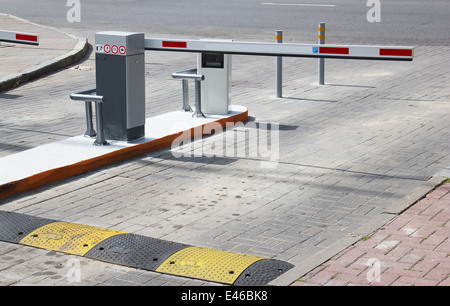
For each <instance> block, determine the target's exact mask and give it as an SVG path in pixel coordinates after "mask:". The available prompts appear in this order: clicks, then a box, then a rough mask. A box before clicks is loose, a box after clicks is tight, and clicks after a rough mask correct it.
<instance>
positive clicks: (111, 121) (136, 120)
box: [95, 31, 145, 142]
mask: <svg viewBox="0 0 450 306" xmlns="http://www.w3.org/2000/svg"><path fill="white" fill-rule="evenodd" d="M144 45H145V38H144V34H142V33H128V32H111V31H108V32H99V33H96V34H95V50H96V57H95V60H96V83H97V87H96V88H97V95H101V96H104V97H105V98H106V102H105V103H104V104H103V128H104V133H105V138H106V139H108V140H120V141H127V142H132V141H134V140H137V139H139V138H143V137H144V136H145V55H144V52H145V48H144Z"/></svg>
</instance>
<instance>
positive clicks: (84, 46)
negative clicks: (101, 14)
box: [0, 13, 89, 92]
mask: <svg viewBox="0 0 450 306" xmlns="http://www.w3.org/2000/svg"><path fill="white" fill-rule="evenodd" d="M0 15H2V16H9V17H13V18H15V19H17V20H18V21H22V22H26V23H28V24H30V25H33V26H36V27H40V28H46V29H50V30H52V31H55V32H58V33H62V34H64V35H67V36H68V37H71V38H73V39H75V40H77V44H76V45H75V47H74V48H73V49H72V50H71V51H69V52H67V53H66V54H63V55H61V56H58V57H56V58H54V59H51V60H47V61H44V62H42V63H40V64H38V65H36V66H34V67H31V68H28V69H25V70H23V71H21V72H19V73H12V74H10V75H7V76H4V77H1V78H0V92H2V91H5V90H8V89H11V88H12V87H14V86H18V85H20V84H23V83H26V82H29V81H31V80H34V79H37V78H39V77H41V76H43V75H45V74H49V73H51V72H55V71H57V70H59V69H62V68H66V67H68V66H70V65H72V64H74V63H76V62H78V61H80V60H81V59H83V58H84V57H85V56H86V54H87V53H88V50H89V43H88V39H87V38H84V37H80V38H79V37H76V36H74V35H72V34H69V33H65V32H63V31H61V30H58V29H55V28H52V27H48V26H43V25H40V24H37V23H33V22H30V21H28V20H26V19H23V18H20V17H17V16H14V15H10V14H2V13H0Z"/></svg>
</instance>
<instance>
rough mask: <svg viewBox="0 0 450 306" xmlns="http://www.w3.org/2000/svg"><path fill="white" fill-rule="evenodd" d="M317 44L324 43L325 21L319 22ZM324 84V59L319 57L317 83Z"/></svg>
mask: <svg viewBox="0 0 450 306" xmlns="http://www.w3.org/2000/svg"><path fill="white" fill-rule="evenodd" d="M319 44H320V45H323V44H325V23H323V22H321V23H319ZM323 84H325V59H324V58H319V85H323Z"/></svg>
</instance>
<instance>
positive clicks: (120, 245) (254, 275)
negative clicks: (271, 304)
mask: <svg viewBox="0 0 450 306" xmlns="http://www.w3.org/2000/svg"><path fill="white" fill-rule="evenodd" d="M0 241H6V242H12V243H18V244H22V245H27V246H33V247H37V248H42V249H47V250H53V251H57V252H63V253H68V254H73V255H79V256H84V257H86V258H90V259H95V260H100V261H104V262H108V263H113V264H120V265H124V266H128V267H133V268H138V269H143V270H148V271H154V272H159V273H167V274H172V275H178V276H182V277H189V278H196V279H201V280H205V281H212V282H219V283H223V284H229V285H237V286H242V285H244V286H263V285H266V284H268V283H269V282H270V281H272V280H274V279H275V278H277V277H278V276H280V275H281V274H283V273H284V272H286V271H288V270H289V269H291V268H293V267H294V266H293V265H292V264H289V263H287V262H283V261H280V260H274V259H269V258H264V257H259V256H254V255H247V254H241V253H233V252H228V251H221V250H214V249H209V248H201V247H194V246H190V245H186V244H181V243H175V242H169V241H165V240H160V239H154V238H150V237H145V236H141V235H135V234H130V233H125V232H120V231H115V230H110V229H105V228H100V227H95V226H87V225H81V224H76V223H69V222H59V221H56V220H51V219H44V218H38V217H32V216H27V215H22V214H18V213H12V212H3V211H0Z"/></svg>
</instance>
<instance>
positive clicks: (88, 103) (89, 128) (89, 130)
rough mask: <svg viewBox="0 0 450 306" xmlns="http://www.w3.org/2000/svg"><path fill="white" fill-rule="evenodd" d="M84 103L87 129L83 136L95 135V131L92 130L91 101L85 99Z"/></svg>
mask: <svg viewBox="0 0 450 306" xmlns="http://www.w3.org/2000/svg"><path fill="white" fill-rule="evenodd" d="M84 105H85V107H86V125H87V129H86V132H85V133H84V136H87V137H95V136H96V135H97V133H96V132H95V130H94V123H93V122H92V118H93V117H92V102H91V101H85V102H84Z"/></svg>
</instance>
